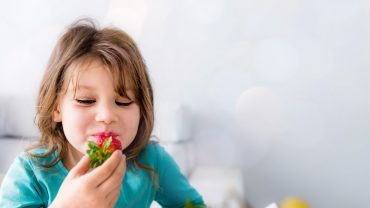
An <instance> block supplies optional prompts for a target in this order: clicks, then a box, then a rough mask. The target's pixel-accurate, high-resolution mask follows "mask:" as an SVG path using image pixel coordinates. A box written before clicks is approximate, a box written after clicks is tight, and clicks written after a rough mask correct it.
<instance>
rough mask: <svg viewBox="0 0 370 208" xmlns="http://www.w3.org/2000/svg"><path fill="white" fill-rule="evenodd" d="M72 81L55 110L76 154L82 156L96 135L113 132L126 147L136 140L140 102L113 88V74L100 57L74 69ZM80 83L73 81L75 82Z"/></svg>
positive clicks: (58, 120) (55, 116) (131, 94)
mask: <svg viewBox="0 0 370 208" xmlns="http://www.w3.org/2000/svg"><path fill="white" fill-rule="evenodd" d="M72 74H73V75H71V76H72V79H71V80H73V81H71V82H69V84H68V86H66V94H64V95H63V96H61V97H60V99H59V101H58V102H59V103H58V105H57V109H56V110H55V111H54V115H53V119H54V121H55V122H62V125H63V131H64V134H65V136H66V138H67V140H68V141H69V143H70V144H71V146H72V147H73V148H71V151H73V152H72V154H73V155H77V156H80V157H82V155H83V154H85V152H86V149H87V141H88V140H91V141H95V140H96V137H97V135H99V134H102V133H106V132H113V133H114V134H115V135H117V139H119V140H120V141H121V144H122V148H123V149H125V148H126V147H127V146H129V145H130V144H131V142H132V141H133V140H134V138H135V136H136V133H137V130H138V126H139V121H140V108H139V105H138V104H137V103H136V102H134V101H133V100H131V99H130V98H133V92H132V91H131V90H128V91H127V94H128V96H129V97H130V98H127V97H122V96H120V95H119V94H117V92H116V91H115V90H114V86H113V79H112V75H111V73H110V72H109V71H107V70H106V69H105V66H104V65H103V64H102V63H101V62H100V61H99V60H94V61H92V62H91V63H90V64H89V65H88V66H87V69H86V70H80V73H79V75H78V77H77V74H78V73H72ZM75 81H76V82H77V83H74V82H75Z"/></svg>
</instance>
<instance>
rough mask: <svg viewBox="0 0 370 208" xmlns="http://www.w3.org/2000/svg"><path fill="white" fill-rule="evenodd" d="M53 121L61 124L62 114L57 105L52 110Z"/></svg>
mask: <svg viewBox="0 0 370 208" xmlns="http://www.w3.org/2000/svg"><path fill="white" fill-rule="evenodd" d="M53 121H54V122H61V121H62V114H61V112H60V106H59V104H58V105H57V107H56V108H55V109H54V112H53Z"/></svg>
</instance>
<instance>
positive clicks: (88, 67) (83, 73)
mask: <svg viewBox="0 0 370 208" xmlns="http://www.w3.org/2000/svg"><path fill="white" fill-rule="evenodd" d="M96 69H103V70H105V71H106V72H108V75H109V76H110V78H111V79H110V80H111V82H113V87H114V90H115V91H116V92H117V93H118V94H120V95H124V96H126V95H127V93H126V92H127V91H129V90H130V91H133V92H134V94H136V93H135V89H134V88H133V85H132V78H131V77H130V74H129V73H125V70H123V69H118V68H110V67H108V66H107V65H106V64H104V63H103V61H102V60H101V59H99V58H96V57H84V58H80V59H78V60H75V61H74V62H72V64H71V65H70V66H69V67H68V68H67V70H66V74H65V79H64V83H63V86H64V87H63V88H64V89H65V91H67V90H68V88H69V87H72V89H74V90H75V91H76V90H77V89H79V88H80V86H82V85H84V83H83V82H86V81H89V80H88V79H89V77H91V76H90V75H91V74H89V71H93V70H96Z"/></svg>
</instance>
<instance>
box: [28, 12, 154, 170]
mask: <svg viewBox="0 0 370 208" xmlns="http://www.w3.org/2000/svg"><path fill="white" fill-rule="evenodd" d="M96 58H97V59H100V61H101V62H102V63H103V64H104V65H105V66H106V67H105V68H107V69H108V70H109V72H110V73H111V74H112V75H113V82H114V86H115V90H116V91H117V93H119V94H120V95H121V96H127V94H126V92H127V88H128V87H130V88H131V89H132V90H133V92H134V97H135V102H137V103H138V105H139V107H140V122H139V127H138V132H137V134H136V137H135V138H134V140H133V142H132V143H131V144H130V145H129V146H128V147H127V148H126V149H125V150H124V153H125V154H126V157H127V159H128V160H129V161H131V162H132V163H133V164H134V165H135V166H136V167H141V168H143V169H146V170H149V171H153V172H155V170H154V169H152V168H151V167H149V166H146V165H144V164H140V163H139V162H138V155H139V153H140V152H141V151H142V150H143V149H144V148H145V146H146V145H147V144H148V142H149V139H150V136H151V133H152V130H153V125H154V124H153V123H154V110H153V108H154V107H153V90H152V86H151V83H150V79H149V76H148V73H147V67H146V65H145V63H144V59H143V57H142V55H141V53H140V51H139V49H138V47H137V46H136V44H135V42H134V41H133V40H132V38H131V37H130V36H129V35H128V34H127V33H125V32H124V31H122V30H120V29H118V28H114V27H111V28H108V27H107V28H103V29H98V28H97V26H96V25H95V24H94V22H93V21H92V20H91V19H81V20H78V21H76V22H75V23H73V24H72V25H70V26H69V27H68V28H67V30H66V31H65V32H64V34H63V35H62V36H61V38H60V39H59V41H58V42H57V45H56V46H55V48H54V50H53V52H52V54H51V57H50V59H49V63H48V65H47V68H46V72H45V74H44V77H43V79H42V82H41V87H40V91H39V95H38V99H37V114H36V122H37V125H38V128H39V130H40V133H41V138H40V141H39V142H38V143H37V144H36V145H33V146H31V147H29V148H28V150H32V149H34V148H38V147H43V148H46V149H47V151H46V152H45V153H43V154H32V153H30V151H28V152H29V154H30V155H31V156H32V157H33V158H45V157H49V156H50V155H52V154H54V153H55V152H56V153H57V156H56V157H55V158H54V159H53V160H52V161H51V162H49V163H47V164H43V166H44V167H46V168H48V167H52V166H54V165H55V164H57V163H58V162H59V161H61V160H63V159H64V158H65V157H66V154H67V152H68V141H67V139H66V137H65V135H64V132H63V128H62V125H61V123H60V122H54V121H53V111H54V110H55V109H56V106H57V104H58V99H59V97H60V96H61V95H62V94H63V92H62V91H63V86H64V85H65V82H68V81H70V80H68V79H69V78H68V75H67V74H70V73H69V72H68V73H67V70H68V69H69V68H73V69H75V67H70V66H71V65H72V64H83V63H84V62H88V61H89V60H91V59H96ZM77 68H78V67H77ZM72 73H73V72H72ZM127 80H129V83H128V81H127ZM125 81H126V82H125ZM128 85H130V86H128ZM155 175H156V174H155Z"/></svg>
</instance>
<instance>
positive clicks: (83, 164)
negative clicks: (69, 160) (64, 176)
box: [69, 155, 90, 176]
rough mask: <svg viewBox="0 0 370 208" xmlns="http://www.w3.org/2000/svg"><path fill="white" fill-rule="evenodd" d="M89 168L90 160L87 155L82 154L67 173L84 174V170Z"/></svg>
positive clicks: (72, 174)
mask: <svg viewBox="0 0 370 208" xmlns="http://www.w3.org/2000/svg"><path fill="white" fill-rule="evenodd" d="M89 169H90V160H89V157H88V156H87V155H84V156H83V157H82V158H81V160H80V161H79V162H78V163H77V165H76V166H74V167H73V168H72V169H71V170H70V172H69V174H70V175H71V176H81V175H84V174H86V172H87V171H88V170H89Z"/></svg>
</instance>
